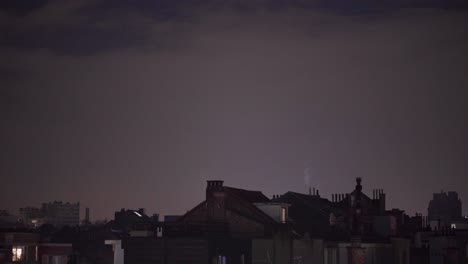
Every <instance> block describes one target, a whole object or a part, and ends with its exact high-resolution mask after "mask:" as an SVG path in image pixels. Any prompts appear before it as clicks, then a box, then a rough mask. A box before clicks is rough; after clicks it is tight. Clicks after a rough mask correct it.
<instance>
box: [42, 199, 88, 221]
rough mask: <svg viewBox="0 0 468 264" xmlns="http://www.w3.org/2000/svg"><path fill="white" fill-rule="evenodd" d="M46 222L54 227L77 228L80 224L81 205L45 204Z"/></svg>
mask: <svg viewBox="0 0 468 264" xmlns="http://www.w3.org/2000/svg"><path fill="white" fill-rule="evenodd" d="M42 211H43V213H44V216H45V218H46V222H47V223H49V224H52V225H54V226H75V225H78V224H79V222H80V203H68V202H67V203H63V202H57V201H54V202H51V203H43V204H42Z"/></svg>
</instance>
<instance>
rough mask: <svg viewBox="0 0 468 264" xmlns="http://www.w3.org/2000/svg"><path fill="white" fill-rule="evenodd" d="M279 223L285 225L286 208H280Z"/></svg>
mask: <svg viewBox="0 0 468 264" xmlns="http://www.w3.org/2000/svg"><path fill="white" fill-rule="evenodd" d="M281 223H283V224H284V223H286V208H284V207H281Z"/></svg>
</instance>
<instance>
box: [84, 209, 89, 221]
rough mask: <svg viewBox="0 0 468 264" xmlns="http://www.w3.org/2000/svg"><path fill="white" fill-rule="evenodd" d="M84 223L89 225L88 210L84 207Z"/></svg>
mask: <svg viewBox="0 0 468 264" xmlns="http://www.w3.org/2000/svg"><path fill="white" fill-rule="evenodd" d="M85 223H86V224H89V208H88V207H86V209H85Z"/></svg>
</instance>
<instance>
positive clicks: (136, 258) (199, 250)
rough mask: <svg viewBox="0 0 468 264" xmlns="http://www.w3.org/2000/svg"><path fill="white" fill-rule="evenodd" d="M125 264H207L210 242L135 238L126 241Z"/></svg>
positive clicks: (189, 239) (124, 246) (188, 239)
mask: <svg viewBox="0 0 468 264" xmlns="http://www.w3.org/2000/svg"><path fill="white" fill-rule="evenodd" d="M123 248H124V251H125V257H124V263H125V264H182V263H193V264H207V263H209V256H210V251H209V248H210V247H209V241H208V240H206V239H201V238H154V237H134V238H128V239H126V240H124V243H123Z"/></svg>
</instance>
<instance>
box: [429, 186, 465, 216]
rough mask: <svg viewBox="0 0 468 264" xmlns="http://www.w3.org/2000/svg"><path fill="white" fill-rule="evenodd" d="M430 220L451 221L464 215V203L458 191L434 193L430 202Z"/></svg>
mask: <svg viewBox="0 0 468 264" xmlns="http://www.w3.org/2000/svg"><path fill="white" fill-rule="evenodd" d="M428 216H429V218H430V220H439V219H440V220H442V221H451V220H456V219H459V218H461V217H462V203H461V200H460V199H459V198H458V194H457V193H456V192H448V193H445V192H441V193H434V195H433V199H432V200H431V201H430V202H429V208H428Z"/></svg>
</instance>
